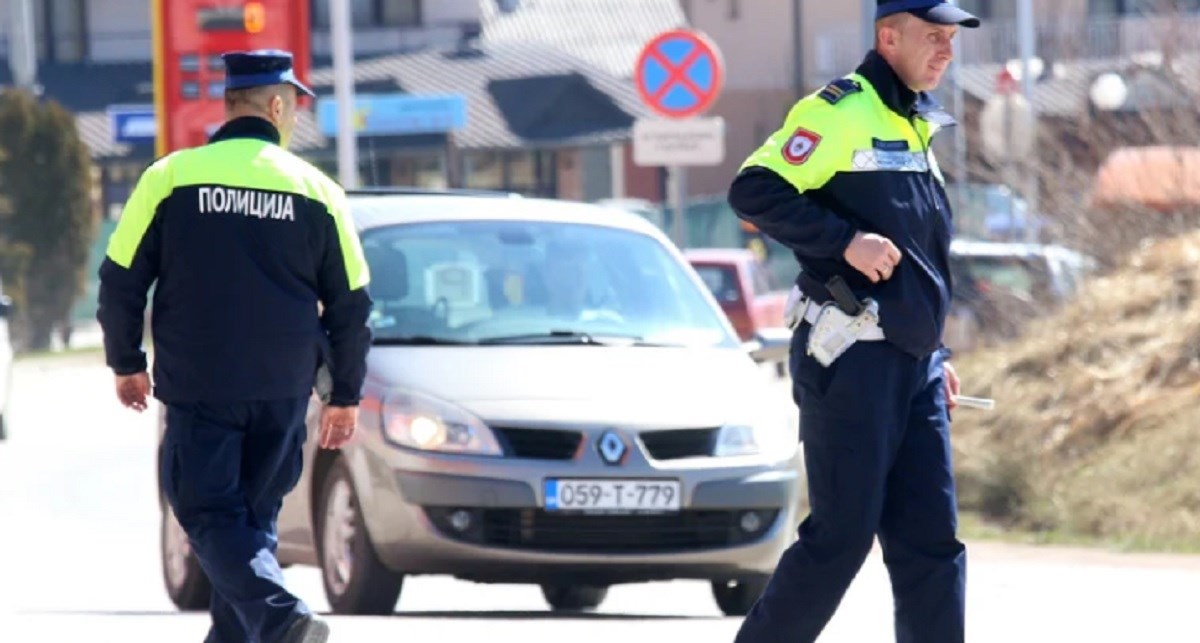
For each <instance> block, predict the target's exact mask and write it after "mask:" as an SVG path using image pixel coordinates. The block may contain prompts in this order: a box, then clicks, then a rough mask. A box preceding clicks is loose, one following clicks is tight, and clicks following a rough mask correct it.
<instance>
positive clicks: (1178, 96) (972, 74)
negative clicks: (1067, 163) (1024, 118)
mask: <svg viewBox="0 0 1200 643" xmlns="http://www.w3.org/2000/svg"><path fill="white" fill-rule="evenodd" d="M1002 69H1003V66H1002V65H1000V64H987V65H964V66H963V68H962V72H961V74H962V76H961V77H962V85H963V91H964V92H965V93H967V94H968V95H970V96H971V97H973V98H975V99H978V100H981V101H986V100H987V99H988V98H989V97H991V96H992V95H993V94H994V93H995V90H996V79H997V77H998V76H999V75H1000V72H1001V70H1002ZM1107 72H1117V73H1119V74H1121V75H1122V77H1123V78H1124V79H1125V81H1126V84H1127V86H1128V89H1129V98H1128V100H1127V101H1126V104H1125V107H1124V109H1139V108H1147V107H1157V108H1163V107H1178V106H1186V105H1188V104H1189V103H1190V100H1191V99H1190V98H1188V97H1187V96H1186V94H1187V91H1184V89H1183V88H1188V91H1191V92H1195V91H1197V90H1200V86H1198V85H1197V79H1200V60H1198V59H1197V58H1196V57H1192V56H1189V57H1181V58H1180V59H1178V60H1177V61H1176V62H1175V63H1174V71H1173V72H1171V73H1167V72H1165V71H1164V69H1163V68H1161V67H1159V66H1157V65H1155V64H1153V63H1152V62H1147V61H1145V60H1139V61H1134V60H1130V59H1113V58H1110V59H1100V58H1095V59H1080V60H1071V61H1063V62H1058V63H1052V64H1051V65H1050V69H1049V70H1048V71H1047V72H1046V73H1044V74H1042V77H1041V78H1040V79H1039V80H1038V81H1037V82H1035V83H1034V86H1033V99H1032V102H1033V106H1034V109H1035V110H1036V111H1037V112H1038V113H1039V114H1045V115H1048V116H1058V117H1067V118H1070V117H1075V116H1079V115H1080V114H1083V113H1084V112H1085V111H1087V109H1088V104H1089V101H1090V98H1089V93H1090V91H1091V87H1092V83H1093V82H1094V81H1095V79H1096V77H1097V76H1099V75H1101V74H1104V73H1107Z"/></svg>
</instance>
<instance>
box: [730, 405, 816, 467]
mask: <svg viewBox="0 0 1200 643" xmlns="http://www.w3.org/2000/svg"><path fill="white" fill-rule="evenodd" d="M799 443H800V435H799V425H798V424H797V423H796V422H795V421H794V420H792V419H791V418H790V417H788V416H786V415H782V414H779V415H778V416H777V417H767V418H763V419H762V420H760V421H758V422H756V423H754V424H752V425H751V424H728V425H725V426H723V427H721V430H720V431H719V432H717V443H716V445H715V446H714V447H713V455H714V456H717V457H719V458H720V457H730V456H739V455H766V456H771V457H774V458H778V459H779V460H788V459H791V457H792V456H793V455H795V454H796V450H797V449H798V448H799Z"/></svg>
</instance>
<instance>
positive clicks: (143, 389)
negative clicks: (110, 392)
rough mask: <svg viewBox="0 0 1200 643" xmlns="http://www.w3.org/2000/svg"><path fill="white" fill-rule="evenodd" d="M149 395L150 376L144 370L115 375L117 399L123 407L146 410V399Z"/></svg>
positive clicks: (140, 410)
mask: <svg viewBox="0 0 1200 643" xmlns="http://www.w3.org/2000/svg"><path fill="white" fill-rule="evenodd" d="M149 397H150V376H149V375H147V374H146V372H145V371H142V372H141V373H134V374H133V375H118V376H117V399H118V400H120V401H121V404H123V405H124V406H125V408H127V409H133V410H135V411H137V412H138V413H141V412H142V411H145V410H146V406H147V403H146V400H147V398H149Z"/></svg>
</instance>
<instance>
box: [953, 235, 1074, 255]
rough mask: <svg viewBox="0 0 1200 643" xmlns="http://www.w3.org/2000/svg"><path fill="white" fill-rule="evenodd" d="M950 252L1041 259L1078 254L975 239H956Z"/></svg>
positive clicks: (1048, 248)
mask: <svg viewBox="0 0 1200 643" xmlns="http://www.w3.org/2000/svg"><path fill="white" fill-rule="evenodd" d="M950 251H951V252H953V253H955V254H959V255H972V256H983V257H1013V256H1022V257H1040V256H1045V255H1049V254H1058V255H1067V256H1070V255H1075V254H1078V253H1076V252H1075V251H1073V250H1071V249H1069V248H1064V247H1062V246H1054V245H1043V244H1038V243H1014V242H1007V241H976V240H973V239H954V240H953V241H951V242H950Z"/></svg>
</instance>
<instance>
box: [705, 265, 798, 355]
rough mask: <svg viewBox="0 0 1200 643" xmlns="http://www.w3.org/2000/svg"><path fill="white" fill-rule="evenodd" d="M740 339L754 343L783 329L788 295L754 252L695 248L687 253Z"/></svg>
mask: <svg viewBox="0 0 1200 643" xmlns="http://www.w3.org/2000/svg"><path fill="white" fill-rule="evenodd" d="M683 254H684V256H685V257H687V260H688V262H690V263H691V264H692V267H693V268H694V269H695V270H696V272H697V273H698V274H699V275H700V278H701V279H702V280H704V284H705V285H706V286H708V289H709V290H710V291H711V292H712V294H713V296H714V297H716V299H717V303H719V304H720V305H721V309H722V310H724V311H725V314H726V315H727V316H728V317H729V321H730V322H732V323H733V327H734V329H735V330H736V331H737V334H738V337H739V338H741V340H742V341H750V340H751V339H753V338H754V335H755V332H756V331H759V330H761V329H764V328H782V327H783V325H784V323H783V318H784V308H785V307H786V305H787V296H788V291H787V290H786V289H781V288H778V287H777V286H776V285H775V283H773V282H774V280H773V279H772V277H771V274H770V272H768V271H767V269H766V267H765V266H763V264H762V262H760V261H759V260H758V257H757V256H755V254H754V253H753V252H752V251H750V250H744V249H740V248H695V249H689V250H685V251H684V253H683Z"/></svg>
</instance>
